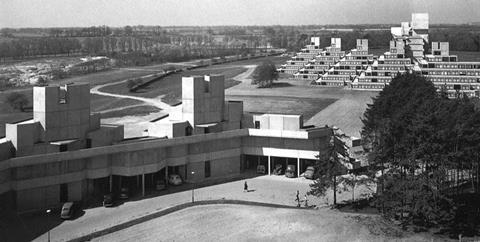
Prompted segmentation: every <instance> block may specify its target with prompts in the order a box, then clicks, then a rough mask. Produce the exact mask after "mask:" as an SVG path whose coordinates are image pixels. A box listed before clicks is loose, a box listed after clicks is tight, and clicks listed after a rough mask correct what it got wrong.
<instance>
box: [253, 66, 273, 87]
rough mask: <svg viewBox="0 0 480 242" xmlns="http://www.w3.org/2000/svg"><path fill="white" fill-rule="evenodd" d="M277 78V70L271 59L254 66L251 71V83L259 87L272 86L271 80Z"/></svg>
mask: <svg viewBox="0 0 480 242" xmlns="http://www.w3.org/2000/svg"><path fill="white" fill-rule="evenodd" d="M277 79H278V71H277V68H276V67H275V64H273V62H271V61H265V62H263V63H262V64H261V65H260V66H257V68H255V71H254V72H253V80H252V84H254V85H257V86H258V87H260V88H264V87H272V85H273V81H274V80H277Z"/></svg>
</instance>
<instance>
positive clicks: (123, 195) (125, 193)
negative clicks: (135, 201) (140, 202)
mask: <svg viewBox="0 0 480 242" xmlns="http://www.w3.org/2000/svg"><path fill="white" fill-rule="evenodd" d="M120 198H121V199H127V198H128V188H126V187H122V188H121V189H120Z"/></svg>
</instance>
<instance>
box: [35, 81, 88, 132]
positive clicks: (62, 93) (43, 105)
mask: <svg viewBox="0 0 480 242" xmlns="http://www.w3.org/2000/svg"><path fill="white" fill-rule="evenodd" d="M89 87H90V86H89V85H88V84H72V85H66V86H63V87H58V86H46V87H34V88H33V97H34V102H33V117H34V120H35V121H39V122H40V123H41V125H42V127H43V130H44V135H43V136H42V140H43V141H56V140H67V139H79V138H80V139H81V138H84V137H85V134H86V132H87V131H88V130H89V129H90V102H88V101H87V102H86V101H85V100H90V88H89Z"/></svg>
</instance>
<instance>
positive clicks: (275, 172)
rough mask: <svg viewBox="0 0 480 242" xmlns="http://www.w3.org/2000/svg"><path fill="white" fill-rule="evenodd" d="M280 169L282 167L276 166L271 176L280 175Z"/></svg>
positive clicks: (281, 171)
mask: <svg viewBox="0 0 480 242" xmlns="http://www.w3.org/2000/svg"><path fill="white" fill-rule="evenodd" d="M282 168H283V166H282V165H280V164H277V165H276V166H275V169H274V170H273V174H274V175H282V174H283V170H282Z"/></svg>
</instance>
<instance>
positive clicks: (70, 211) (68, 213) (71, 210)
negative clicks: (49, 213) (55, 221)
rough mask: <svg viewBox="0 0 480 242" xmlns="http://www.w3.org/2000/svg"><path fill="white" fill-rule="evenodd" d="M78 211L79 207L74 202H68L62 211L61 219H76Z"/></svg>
mask: <svg viewBox="0 0 480 242" xmlns="http://www.w3.org/2000/svg"><path fill="white" fill-rule="evenodd" d="M76 210H77V205H76V204H75V203H74V202H66V203H64V204H63V206H62V211H61V212H60V218H62V219H71V218H73V217H74V215H75V212H76Z"/></svg>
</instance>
